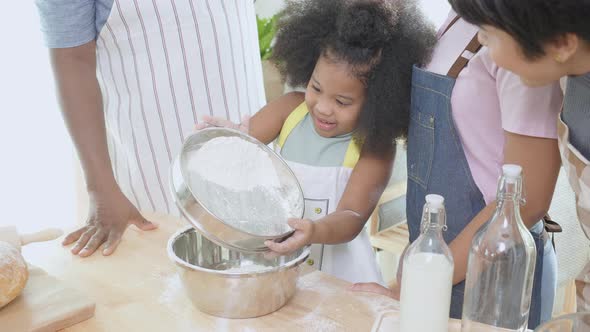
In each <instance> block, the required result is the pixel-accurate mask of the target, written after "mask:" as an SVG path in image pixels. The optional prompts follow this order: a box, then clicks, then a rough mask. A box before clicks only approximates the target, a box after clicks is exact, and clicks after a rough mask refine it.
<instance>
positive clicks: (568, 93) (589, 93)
mask: <svg viewBox="0 0 590 332" xmlns="http://www.w3.org/2000/svg"><path fill="white" fill-rule="evenodd" d="M563 122H565V124H566V125H567V126H568V127H569V129H570V134H569V140H570V143H571V144H572V145H573V146H574V147H575V148H576V149H577V150H578V151H580V153H581V154H582V155H583V156H584V157H586V159H590V73H588V74H586V75H582V76H575V77H574V76H570V77H568V79H567V88H566V90H565V98H564V105H563Z"/></svg>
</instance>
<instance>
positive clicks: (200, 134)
mask: <svg viewBox="0 0 590 332" xmlns="http://www.w3.org/2000/svg"><path fill="white" fill-rule="evenodd" d="M233 136H237V137H240V138H242V139H244V140H246V141H248V142H251V143H254V144H256V145H258V146H259V147H260V148H261V149H263V150H264V151H265V152H266V153H267V154H268V156H269V157H270V158H271V161H272V163H273V166H274V168H275V170H276V171H277V175H278V178H279V181H280V183H281V188H280V190H279V191H277V194H278V195H282V196H283V197H287V196H288V195H291V196H289V197H291V198H293V197H295V200H294V201H295V202H296V203H295V204H293V206H292V209H293V214H294V215H293V217H295V218H302V217H303V212H304V201H303V191H302V190H301V186H300V185H299V182H298V181H297V178H296V177H295V174H294V173H293V171H292V170H291V169H290V168H289V166H288V165H287V163H286V162H285V161H284V160H283V159H282V158H281V157H279V156H278V155H277V154H276V153H275V152H274V151H272V149H270V148H269V147H268V146H266V145H264V144H262V143H261V142H259V141H258V140H256V139H255V138H253V137H251V136H248V135H246V134H244V133H242V132H240V131H237V130H232V129H227V128H207V129H204V130H200V131H197V132H196V133H194V134H193V135H191V136H190V137H188V138H187V139H186V140H185V142H184V144H183V146H182V151H181V153H180V155H179V157H178V158H177V159H176V160H175V161H174V162H173V163H172V166H171V168H170V186H171V190H172V195H173V197H174V199H175V201H176V205H177V206H178V207H179V209H180V211H181V212H182V214H183V215H184V217H186V219H188V221H189V222H190V223H191V224H193V226H194V227H195V228H196V229H197V230H198V231H199V232H200V233H201V234H203V235H204V236H205V237H206V238H208V239H209V240H211V241H213V242H215V243H216V244H218V245H221V246H223V247H227V248H229V249H232V250H240V251H245V252H263V251H268V250H269V249H268V247H266V246H265V245H264V242H265V241H266V240H273V241H278V242H280V241H282V240H284V239H285V238H287V237H288V236H290V235H291V234H292V232H293V230H292V229H291V228H290V227H289V226H288V225H287V220H284V224H283V225H282V227H281V229H280V232H278V231H277V233H275V234H265V235H260V234H254V233H251V232H248V231H245V230H244V229H239V228H237V227H234V226H233V225H231V224H230V223H227V222H225V221H224V220H222V219H221V218H219V217H218V216H217V215H216V213H215V212H214V211H212V210H211V207H210V206H207V202H210V201H211V199H217V200H223V199H227V197H199V190H198V189H196V188H191V185H190V181H189V179H190V175H191V173H190V169H188V161H187V159H188V155H189V154H190V153H194V152H195V151H197V150H198V149H199V148H200V147H201V146H203V144H205V143H206V142H208V141H209V140H211V139H213V138H216V137H233ZM228 195H229V193H228ZM201 196H203V194H201ZM266 204H267V205H269V203H268V202H266ZM252 208H253V209H256V208H260V207H256V206H253V207H252ZM265 208H266V209H269V207H268V206H265ZM270 208H272V205H270Z"/></svg>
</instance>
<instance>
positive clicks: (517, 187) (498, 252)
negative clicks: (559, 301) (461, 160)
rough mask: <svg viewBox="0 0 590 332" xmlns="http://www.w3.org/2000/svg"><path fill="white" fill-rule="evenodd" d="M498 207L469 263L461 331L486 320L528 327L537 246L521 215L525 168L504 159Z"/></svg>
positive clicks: (474, 244)
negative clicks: (523, 171) (507, 162)
mask: <svg viewBox="0 0 590 332" xmlns="http://www.w3.org/2000/svg"><path fill="white" fill-rule="evenodd" d="M502 172H503V175H502V177H501V178H500V181H499V183H498V193H497V197H496V204H497V207H496V211H495V213H494V215H493V216H492V218H491V219H490V220H489V221H488V222H487V223H485V224H484V225H483V226H482V227H481V228H480V229H479V230H478V231H477V233H476V234H475V236H474V238H473V242H472V245H471V249H470V251H469V261H468V266H467V276H466V280H465V295H464V301H463V316H462V322H461V331H463V332H468V331H477V330H478V327H480V326H482V325H488V326H494V327H498V328H503V329H505V330H506V331H525V330H526V328H527V323H528V317H529V309H530V306H531V293H532V288H533V274H534V271H535V260H536V247H535V242H534V240H533V237H532V235H531V233H530V232H529V230H528V229H527V228H526V227H525V225H524V223H523V221H522V218H521V216H520V205H521V203H523V202H524V200H523V197H522V176H521V172H522V168H521V167H520V166H518V165H504V166H503V167H502Z"/></svg>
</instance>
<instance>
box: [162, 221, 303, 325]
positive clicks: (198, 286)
mask: <svg viewBox="0 0 590 332" xmlns="http://www.w3.org/2000/svg"><path fill="white" fill-rule="evenodd" d="M168 256H169V257H170V259H171V260H172V261H174V262H175V263H176V266H177V267H178V271H179V274H180V276H181V280H182V284H183V286H184V289H185V290H186V294H187V296H188V297H189V298H190V299H191V301H192V302H193V304H194V305H195V306H196V307H197V308H198V309H199V310H201V311H203V312H205V313H208V314H211V315H214V316H219V317H225V318H251V317H258V316H262V315H266V314H269V313H271V312H273V311H276V310H278V309H279V308H281V307H282V306H283V305H285V303H287V301H289V299H290V298H291V297H292V296H293V294H295V289H296V284H297V278H298V276H299V265H300V264H301V263H302V262H303V261H305V259H307V257H308V256H309V247H306V248H303V249H300V250H299V251H298V252H296V253H294V254H292V255H289V256H280V257H276V258H272V259H267V258H265V256H264V254H263V253H250V254H246V253H243V252H238V251H233V250H230V249H227V248H223V247H221V246H219V245H217V244H215V243H213V242H211V241H209V240H207V239H206V238H205V237H203V236H202V235H201V234H199V233H198V232H196V230H195V229H193V228H190V229H187V230H182V231H179V232H177V233H176V234H174V235H172V237H171V238H170V240H169V241H168ZM253 266H254V267H256V269H258V271H256V270H253V269H252V267H253ZM259 266H264V267H263V268H260V267H259ZM239 269H242V270H243V271H239Z"/></svg>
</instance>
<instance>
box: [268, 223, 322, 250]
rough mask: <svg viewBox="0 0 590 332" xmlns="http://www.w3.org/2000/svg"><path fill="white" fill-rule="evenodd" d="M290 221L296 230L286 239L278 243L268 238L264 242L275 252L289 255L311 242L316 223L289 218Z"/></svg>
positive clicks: (290, 224)
mask: <svg viewBox="0 0 590 332" xmlns="http://www.w3.org/2000/svg"><path fill="white" fill-rule="evenodd" d="M288 223H289V226H291V228H293V229H294V230H295V232H293V234H292V235H291V236H290V237H288V238H287V239H286V240H285V241H283V242H280V243H277V242H274V241H270V240H268V241H266V242H264V244H265V245H266V246H267V247H268V248H269V249H270V250H271V251H272V253H274V254H279V255H287V254H290V253H292V252H294V251H296V250H298V249H300V248H302V247H304V246H306V245H309V244H310V240H311V237H312V235H313V230H314V224H313V222H312V221H311V220H308V219H289V222H288Z"/></svg>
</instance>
